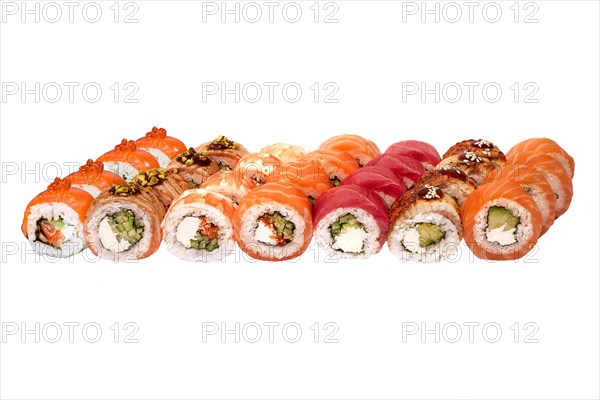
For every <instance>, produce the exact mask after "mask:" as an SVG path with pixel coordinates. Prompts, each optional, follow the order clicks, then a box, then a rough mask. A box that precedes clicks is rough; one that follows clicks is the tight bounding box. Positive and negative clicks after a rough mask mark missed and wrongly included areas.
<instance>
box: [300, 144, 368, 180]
mask: <svg viewBox="0 0 600 400" xmlns="http://www.w3.org/2000/svg"><path fill="white" fill-rule="evenodd" d="M306 158H308V159H309V160H317V161H318V162H319V163H320V165H321V167H322V168H323V170H324V171H325V173H326V174H327V175H328V176H329V180H330V181H331V184H332V185H333V186H339V185H340V183H342V180H343V179H344V178H345V177H347V176H348V175H350V174H351V173H353V172H354V171H356V170H357V169H358V168H360V166H359V165H358V161H356V159H355V158H354V157H353V156H352V155H351V154H350V153H347V152H345V151H341V150H332V149H317V150H313V151H311V152H310V153H308V154H307V155H306Z"/></svg>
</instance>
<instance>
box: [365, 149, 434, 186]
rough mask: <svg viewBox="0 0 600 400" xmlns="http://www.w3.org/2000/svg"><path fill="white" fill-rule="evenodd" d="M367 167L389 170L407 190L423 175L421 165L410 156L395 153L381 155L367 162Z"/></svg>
mask: <svg viewBox="0 0 600 400" xmlns="http://www.w3.org/2000/svg"><path fill="white" fill-rule="evenodd" d="M367 166H374V167H381V168H387V169H389V170H390V171H392V172H393V173H394V175H396V178H397V179H398V180H399V181H402V182H404V184H405V185H406V187H407V188H410V187H411V186H412V185H414V183H415V182H416V181H418V180H419V179H420V178H421V177H422V176H423V174H424V173H425V167H424V166H423V163H421V162H419V161H417V160H415V159H414V158H411V157H410V156H406V155H402V154H396V153H383V154H382V155H380V156H377V157H375V158H374V159H372V160H371V161H369V163H368V164H367Z"/></svg>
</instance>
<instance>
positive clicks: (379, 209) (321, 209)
mask: <svg viewBox="0 0 600 400" xmlns="http://www.w3.org/2000/svg"><path fill="white" fill-rule="evenodd" d="M338 208H357V209H359V210H363V211H364V212H366V213H368V214H370V215H372V216H373V218H374V219H375V221H376V222H377V226H378V227H379V231H380V232H381V234H380V235H379V238H378V242H379V245H380V246H383V244H384V243H385V241H386V239H387V235H388V230H389V226H390V221H389V215H388V210H387V206H386V205H385V202H384V201H383V199H382V198H381V197H379V196H378V195H376V194H375V193H372V192H369V191H368V190H367V189H365V188H363V187H361V186H358V185H341V186H338V187H334V188H333V189H330V190H328V191H326V192H325V193H323V194H322V195H321V196H320V197H319V198H318V199H317V202H316V203H315V208H314V223H313V225H314V226H317V225H318V224H319V222H320V221H321V220H322V219H323V218H324V217H325V216H326V215H327V214H329V213H331V212H333V211H335V210H337V209H338Z"/></svg>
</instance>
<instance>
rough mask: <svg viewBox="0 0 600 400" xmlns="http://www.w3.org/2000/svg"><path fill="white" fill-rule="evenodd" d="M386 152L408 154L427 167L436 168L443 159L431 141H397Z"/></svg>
mask: <svg viewBox="0 0 600 400" xmlns="http://www.w3.org/2000/svg"><path fill="white" fill-rule="evenodd" d="M385 152H386V153H391V154H399V155H403V156H408V157H410V158H412V159H414V160H417V161H418V162H420V163H421V164H423V166H424V167H425V169H434V168H435V166H436V165H437V164H438V163H439V162H440V161H441V160H442V158H441V157H440V154H439V153H438V151H437V150H436V149H435V147H433V146H432V145H430V144H429V143H425V142H420V141H418V140H404V141H402V142H396V143H394V144H392V145H390V147H388V148H387V150H386V151H385Z"/></svg>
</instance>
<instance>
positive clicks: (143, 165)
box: [98, 139, 160, 181]
mask: <svg viewBox="0 0 600 400" xmlns="http://www.w3.org/2000/svg"><path fill="white" fill-rule="evenodd" d="M98 161H102V162H103V163H104V167H105V168H106V169H108V170H109V171H112V172H114V173H115V174H117V175H119V176H122V177H123V179H125V180H126V181H128V180H130V179H131V178H133V177H134V176H135V175H136V174H137V173H138V172H140V171H145V170H147V169H150V168H159V167H160V165H159V164H158V161H156V158H154V156H153V155H152V154H150V153H148V152H147V151H144V150H140V149H138V148H137V146H136V144H135V142H134V141H133V140H127V139H123V140H122V141H121V143H120V144H118V145H116V146H115V148H114V149H113V150H111V151H109V152H107V153H104V154H103V155H101V156H100V157H99V158H98Z"/></svg>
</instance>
